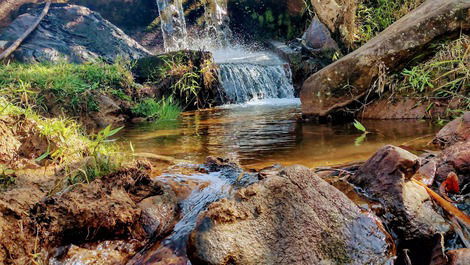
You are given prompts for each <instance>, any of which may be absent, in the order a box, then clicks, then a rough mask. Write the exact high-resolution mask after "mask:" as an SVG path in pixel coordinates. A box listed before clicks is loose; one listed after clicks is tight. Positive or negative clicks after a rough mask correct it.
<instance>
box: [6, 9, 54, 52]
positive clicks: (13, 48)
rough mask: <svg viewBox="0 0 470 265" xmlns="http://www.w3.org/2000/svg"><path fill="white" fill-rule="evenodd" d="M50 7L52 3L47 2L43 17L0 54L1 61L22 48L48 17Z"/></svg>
mask: <svg viewBox="0 0 470 265" xmlns="http://www.w3.org/2000/svg"><path fill="white" fill-rule="evenodd" d="M50 6H51V1H47V3H46V5H45V6H44V9H43V10H42V12H41V15H39V17H38V19H37V20H36V22H35V23H34V24H33V25H31V26H30V27H29V28H28V29H27V30H26V31H25V32H24V33H23V35H21V36H20V37H19V38H18V39H17V40H16V41H15V42H14V43H13V44H12V45H11V46H10V47H9V48H8V49H6V50H5V51H4V52H2V53H1V54H0V61H1V60H4V59H5V58H7V57H8V56H10V55H11V54H12V53H13V52H14V51H15V50H16V49H18V47H20V45H21V43H23V41H24V40H25V39H26V38H27V37H28V36H29V35H30V34H31V33H32V32H33V31H34V30H35V29H36V28H37V27H38V25H39V23H41V21H42V20H43V19H44V17H45V16H46V15H47V13H48V12H49V7H50Z"/></svg>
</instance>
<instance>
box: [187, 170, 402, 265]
mask: <svg viewBox="0 0 470 265" xmlns="http://www.w3.org/2000/svg"><path fill="white" fill-rule="evenodd" d="M260 179H262V180H261V181H260V182H259V183H256V184H253V185H250V186H248V187H246V188H242V189H240V190H238V191H237V192H236V194H235V195H233V197H231V198H229V199H222V200H221V201H219V202H215V203H212V204H211V205H210V206H209V207H208V210H207V211H205V212H203V213H202V214H201V215H200V216H199V218H200V220H199V224H198V226H197V228H196V229H195V230H194V231H193V233H192V234H191V236H190V246H189V255H190V257H191V262H192V263H193V264H247V265H248V264H386V263H387V262H388V261H390V259H391V257H392V256H393V255H394V253H393V251H391V249H393V248H392V246H391V245H390V243H389V241H388V240H387V239H389V236H388V234H387V233H386V232H385V231H384V230H383V228H382V226H381V225H380V224H379V222H378V221H377V220H376V219H375V218H374V217H373V216H372V215H370V214H367V213H363V212H361V210H360V209H359V208H358V207H357V206H356V205H355V204H354V203H353V202H352V201H351V200H349V199H348V198H347V197H346V196H345V195H344V194H343V193H341V192H340V191H339V190H337V189H336V188H334V187H333V186H331V185H329V184H328V183H326V182H325V181H324V180H322V179H321V178H319V177H318V176H317V175H315V173H313V171H311V170H309V169H307V168H305V167H301V166H294V167H289V168H286V169H279V170H274V171H273V172H269V174H260Z"/></svg>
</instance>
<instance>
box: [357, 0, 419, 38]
mask: <svg viewBox="0 0 470 265" xmlns="http://www.w3.org/2000/svg"><path fill="white" fill-rule="evenodd" d="M423 2H424V0H396V1H390V0H364V1H362V2H361V3H359V5H358V9H357V13H356V14H357V23H358V32H357V36H356V37H355V39H356V46H357V47H359V46H361V45H363V44H364V43H366V42H367V41H369V40H370V39H372V38H373V37H375V36H376V35H377V34H378V33H380V32H381V31H383V30H384V29H386V28H387V27H388V26H390V25H391V24H393V23H394V22H395V21H397V20H398V19H400V18H401V17H403V16H404V15H406V14H408V13H409V12H410V11H411V10H413V9H415V8H416V7H418V6H419V5H421V4H422V3H423Z"/></svg>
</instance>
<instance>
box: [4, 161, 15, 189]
mask: <svg viewBox="0 0 470 265" xmlns="http://www.w3.org/2000/svg"><path fill="white" fill-rule="evenodd" d="M15 181H16V176H15V171H14V170H12V169H9V168H7V167H5V166H4V165H1V164H0V190H3V189H5V188H7V187H8V186H10V185H13V184H15Z"/></svg>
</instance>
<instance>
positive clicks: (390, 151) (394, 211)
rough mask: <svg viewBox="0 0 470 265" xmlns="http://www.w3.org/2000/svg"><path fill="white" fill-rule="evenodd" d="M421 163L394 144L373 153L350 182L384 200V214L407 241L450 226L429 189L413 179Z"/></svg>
mask: <svg viewBox="0 0 470 265" xmlns="http://www.w3.org/2000/svg"><path fill="white" fill-rule="evenodd" d="M419 165H420V159H419V158H418V157H417V156H415V155H413V154H412V153H410V152H408V151H405V150H403V149H401V148H398V147H395V146H391V145H389V146H385V147H383V148H382V149H380V150H379V151H378V152H377V153H376V154H375V155H373V156H372V157H371V158H370V159H369V160H368V161H367V162H366V163H364V165H362V166H361V167H360V168H359V170H358V172H357V173H356V174H355V175H353V176H351V177H350V179H349V180H350V182H352V183H353V184H355V185H357V186H359V187H361V188H363V189H364V190H365V192H366V193H367V194H368V195H369V196H371V197H372V199H375V200H378V201H380V202H381V203H382V205H383V206H384V208H385V210H386V214H384V215H383V216H382V217H383V219H384V220H385V221H386V223H387V224H388V225H389V227H391V228H392V229H393V230H394V231H395V232H396V233H397V235H398V236H399V237H400V238H402V239H405V240H413V239H430V238H432V237H433V236H434V235H435V234H436V233H440V232H447V231H448V230H449V226H448V225H447V224H446V222H445V220H444V218H443V217H442V216H441V215H440V214H439V213H437V212H436V211H435V210H434V207H433V202H432V200H431V198H430V197H429V195H428V193H427V192H426V190H425V189H424V188H423V187H421V186H419V185H418V184H416V183H414V182H412V181H410V178H411V177H412V176H414V175H415V173H416V172H417V170H418V168H419Z"/></svg>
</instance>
